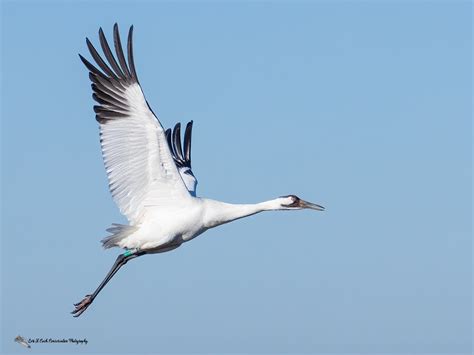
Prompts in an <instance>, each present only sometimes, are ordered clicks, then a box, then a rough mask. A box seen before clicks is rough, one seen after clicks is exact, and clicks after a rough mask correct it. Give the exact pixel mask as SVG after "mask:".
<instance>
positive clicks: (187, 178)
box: [165, 121, 197, 196]
mask: <svg viewBox="0 0 474 355" xmlns="http://www.w3.org/2000/svg"><path fill="white" fill-rule="evenodd" d="M192 130H193V121H190V122H188V124H187V125H186V130H185V131H184V144H183V147H182V148H181V123H179V122H178V123H176V125H175V126H174V129H173V131H172V132H171V128H168V129H167V130H166V131H165V135H166V140H167V141H168V147H169V148H170V151H171V154H172V155H173V159H174V162H175V164H176V166H177V167H178V171H179V174H180V175H181V178H182V179H183V181H184V184H185V185H186V188H187V189H188V191H189V193H190V194H191V195H193V196H196V186H197V179H196V177H195V176H194V174H193V171H192V170H191V135H192ZM183 151H184V154H183Z"/></svg>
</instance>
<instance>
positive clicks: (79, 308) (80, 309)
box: [71, 250, 146, 317]
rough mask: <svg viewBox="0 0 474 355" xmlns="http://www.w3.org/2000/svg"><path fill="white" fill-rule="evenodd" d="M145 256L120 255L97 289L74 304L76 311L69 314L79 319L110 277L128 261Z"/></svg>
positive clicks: (130, 252)
mask: <svg viewBox="0 0 474 355" xmlns="http://www.w3.org/2000/svg"><path fill="white" fill-rule="evenodd" d="M144 254H146V252H144V251H138V250H135V251H131V250H127V251H126V252H125V253H123V254H120V255H119V256H118V257H117V259H116V260H115V263H114V265H112V268H111V269H110V271H109V273H108V274H107V276H105V278H104V280H103V281H102V282H101V283H100V285H99V287H97V289H96V290H95V291H94V293H93V294H92V295H86V296H85V297H84V299H83V300H82V301H81V302H79V303H76V304H74V306H75V307H76V309H75V310H74V311H72V312H71V313H72V314H73V315H74V317H79V316H80V315H81V314H82V313H84V311H85V310H86V309H87V307H89V306H90V305H91V303H92V302H93V301H94V299H95V298H96V297H97V295H98V294H99V292H100V291H101V290H102V289H103V288H104V287H105V285H107V283H108V282H109V281H110V279H112V277H113V276H114V275H115V273H116V272H117V271H119V269H120V268H121V267H122V266H123V265H125V264H126V263H127V262H128V261H129V260H131V259H135V258H137V257H139V256H141V255H144Z"/></svg>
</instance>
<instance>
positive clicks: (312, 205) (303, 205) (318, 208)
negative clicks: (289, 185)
mask: <svg viewBox="0 0 474 355" xmlns="http://www.w3.org/2000/svg"><path fill="white" fill-rule="evenodd" d="M299 202H300V203H299V207H301V208H310V209H312V210H316V211H324V207H323V206H320V205H317V204H315V203H311V202H308V201H304V200H300V201H299Z"/></svg>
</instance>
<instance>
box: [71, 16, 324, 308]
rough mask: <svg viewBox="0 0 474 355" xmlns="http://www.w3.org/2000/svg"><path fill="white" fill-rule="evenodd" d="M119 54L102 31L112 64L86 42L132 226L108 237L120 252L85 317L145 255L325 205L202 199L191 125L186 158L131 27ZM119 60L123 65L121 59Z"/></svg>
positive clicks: (103, 127) (115, 228)
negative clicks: (236, 225)
mask: <svg viewBox="0 0 474 355" xmlns="http://www.w3.org/2000/svg"><path fill="white" fill-rule="evenodd" d="M113 34H114V47H115V55H116V58H115V56H114V54H113V53H112V51H111V49H110V47H109V45H108V43H107V40H106V38H105V36H104V33H103V31H102V29H99V39H100V44H101V47H102V50H103V52H104V55H105V58H106V60H107V62H108V63H106V62H105V61H104V60H103V59H102V57H101V56H100V55H99V54H98V53H97V51H96V49H95V48H94V46H93V45H92V43H91V42H90V41H89V39H87V38H86V43H87V46H88V48H89V51H90V53H91V55H92V58H93V59H94V60H95V62H96V64H97V66H98V67H99V68H100V69H99V68H97V67H95V66H94V65H92V64H91V63H90V62H89V61H87V60H86V59H85V58H84V57H82V56H81V55H79V57H80V58H81V60H82V62H83V63H84V64H85V66H86V67H87V69H88V70H89V78H90V80H91V81H92V91H93V94H92V97H93V98H94V100H95V101H97V102H98V105H96V106H94V111H95V113H96V119H97V121H98V122H99V125H100V144H101V147H102V156H103V159H104V165H105V169H106V172H107V177H108V181H109V188H110V192H111V194H112V196H113V199H114V201H115V203H116V204H117V206H118V207H119V209H120V212H121V213H122V214H123V215H124V216H125V217H126V218H127V219H128V222H129V225H122V224H113V225H112V227H111V228H109V229H107V231H108V232H110V233H111V235H109V236H108V237H106V238H104V239H103V240H102V244H103V247H104V248H111V247H120V248H123V249H125V252H124V253H123V254H120V255H119V256H118V257H117V259H116V261H115V263H114V265H113V266H112V268H111V270H110V271H109V273H108V274H107V276H106V277H105V279H104V280H103V281H102V283H101V284H100V285H99V287H98V288H97V289H96V290H95V291H94V293H92V294H90V295H87V296H85V298H84V299H83V300H82V301H81V302H79V303H76V304H75V309H74V310H73V311H72V312H71V313H72V314H74V316H75V317H78V316H79V315H81V314H82V313H83V312H84V311H85V310H86V309H87V308H88V307H89V306H90V304H91V303H92V302H93V300H94V299H95V297H96V296H97V294H98V293H99V292H100V291H101V290H102V288H103V287H104V286H105V285H106V284H107V283H108V282H109V281H110V279H111V278H112V277H113V276H114V275H115V273H116V272H117V271H118V270H119V269H120V268H121V267H122V266H123V265H125V264H126V263H127V262H128V261H129V260H131V259H134V258H136V257H138V256H141V255H145V254H154V253H162V252H166V251H170V250H173V249H176V248H178V247H179V246H180V245H181V244H183V243H185V242H188V241H190V240H191V239H193V238H195V237H197V236H198V235H200V234H201V233H203V232H205V231H206V230H208V229H210V228H213V227H217V226H219V225H221V224H224V223H228V222H231V221H234V220H236V219H239V218H242V217H247V216H250V215H253V214H256V213H259V212H262V211H276V210H299V209H304V208H310V209H314V210H318V211H323V210H324V208H323V207H322V206H320V205H316V204H313V203H310V202H306V201H303V200H301V199H300V198H298V197H297V196H295V195H288V196H282V197H278V198H276V199H273V200H270V201H265V202H261V203H257V204H229V203H224V202H220V201H215V200H211V199H206V198H201V197H196V184H197V181H196V178H195V177H194V174H193V173H192V171H191V133H192V121H191V122H189V123H188V124H187V126H186V131H185V135H184V153H183V149H182V146H181V132H180V124H179V123H178V124H177V125H176V126H175V128H174V130H173V132H171V130H169V129H168V130H165V129H163V126H162V125H161V123H160V121H159V120H158V118H157V117H156V115H155V114H154V113H153V111H152V110H151V108H150V106H149V105H148V102H147V101H146V99H145V96H144V95H143V91H142V88H141V86H140V84H139V82H138V78H137V73H136V71H135V65H134V60H133V48H132V34H133V26H131V27H130V30H129V33H128V42H127V57H128V64H127V60H126V59H125V55H124V52H123V49H122V44H121V41H120V35H119V30H118V26H117V24H115V25H114V31H113ZM117 60H118V62H117Z"/></svg>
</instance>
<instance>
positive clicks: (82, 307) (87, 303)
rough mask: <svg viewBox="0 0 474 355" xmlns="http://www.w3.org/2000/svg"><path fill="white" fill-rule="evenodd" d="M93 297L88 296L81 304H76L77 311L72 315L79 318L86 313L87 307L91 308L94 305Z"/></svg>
mask: <svg viewBox="0 0 474 355" xmlns="http://www.w3.org/2000/svg"><path fill="white" fill-rule="evenodd" d="M92 300H93V298H92V295H86V296H85V297H84V298H83V299H82V301H81V302H79V303H75V304H74V306H75V307H76V309H75V310H74V311H72V312H71V314H73V315H74V317H79V316H80V315H81V314H82V313H84V311H85V310H86V309H87V307H89V306H90V304H91V303H92Z"/></svg>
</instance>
